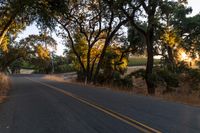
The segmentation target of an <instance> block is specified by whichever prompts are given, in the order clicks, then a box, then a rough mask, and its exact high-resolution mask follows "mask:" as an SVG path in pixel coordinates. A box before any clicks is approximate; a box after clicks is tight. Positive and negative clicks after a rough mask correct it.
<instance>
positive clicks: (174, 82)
mask: <svg viewBox="0 0 200 133" xmlns="http://www.w3.org/2000/svg"><path fill="white" fill-rule="evenodd" d="M156 73H157V75H158V76H159V78H158V79H159V80H160V82H164V83H165V85H166V91H167V92H169V91H173V90H172V88H171V87H179V80H178V75H177V74H175V73H172V72H171V71H169V70H166V69H160V70H158V71H157V72H156Z"/></svg>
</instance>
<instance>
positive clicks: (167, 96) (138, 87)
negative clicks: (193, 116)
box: [133, 77, 200, 106]
mask: <svg viewBox="0 0 200 133" xmlns="http://www.w3.org/2000/svg"><path fill="white" fill-rule="evenodd" d="M185 78H186V77H185ZM180 82H181V84H180V86H179V87H178V88H174V89H175V91H173V92H169V93H163V91H164V90H165V87H164V86H158V87H157V88H156V93H155V95H154V97H156V98H159V99H163V100H168V101H173V102H178V103H183V104H188V105H193V106H200V91H192V88H191V87H190V85H189V84H190V82H191V81H190V80H188V79H187V80H185V79H182V81H180ZM133 83H134V86H135V87H134V89H133V92H134V94H140V95H145V96H146V95H148V93H147V89H146V88H147V87H146V83H145V81H144V80H142V79H141V78H138V79H134V81H133Z"/></svg>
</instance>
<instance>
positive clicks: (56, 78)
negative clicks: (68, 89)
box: [43, 74, 76, 83]
mask: <svg viewBox="0 0 200 133" xmlns="http://www.w3.org/2000/svg"><path fill="white" fill-rule="evenodd" d="M43 79H45V80H52V81H57V82H68V83H72V82H75V81H76V78H74V77H69V78H67V79H66V78H65V77H64V75H62V74H51V75H45V76H44V77H43Z"/></svg>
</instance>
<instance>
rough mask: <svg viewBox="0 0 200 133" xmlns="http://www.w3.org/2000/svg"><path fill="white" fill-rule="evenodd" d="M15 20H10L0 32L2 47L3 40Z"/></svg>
mask: <svg viewBox="0 0 200 133" xmlns="http://www.w3.org/2000/svg"><path fill="white" fill-rule="evenodd" d="M13 19H14V18H13V17H11V18H10V19H9V21H8V22H7V23H6V25H5V26H4V28H3V30H2V31H1V32H0V45H1V43H2V41H3V38H4V37H5V35H6V33H7V31H8V29H9V27H10V25H11V24H12V22H13Z"/></svg>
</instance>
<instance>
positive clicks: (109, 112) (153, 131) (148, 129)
mask: <svg viewBox="0 0 200 133" xmlns="http://www.w3.org/2000/svg"><path fill="white" fill-rule="evenodd" d="M26 79H28V80H30V81H33V82H36V83H39V84H42V85H44V86H47V87H49V88H51V89H54V90H55V91H58V92H60V93H63V94H65V95H66V96H69V97H72V98H74V99H76V100H78V101H80V102H82V103H84V104H86V105H88V106H90V107H93V108H95V109H97V110H99V111H101V112H104V113H105V114H107V115H109V116H112V117H113V118H115V119H118V120H120V121H122V122H124V123H126V124H128V125H130V126H132V127H134V128H136V129H138V130H140V131H141V132H144V133H161V131H158V130H156V129H154V128H151V127H149V126H147V125H145V124H143V123H140V122H138V121H136V120H134V119H132V118H130V117H128V116H125V115H122V114H120V113H117V112H115V111H113V110H110V109H108V108H105V107H103V106H101V105H98V104H96V103H94V102H90V101H88V100H86V99H85V98H83V97H80V96H78V95H75V94H72V93H70V92H68V91H65V90H63V89H60V88H57V87H55V86H52V85H50V84H47V83H43V82H40V81H36V80H33V79H31V78H26Z"/></svg>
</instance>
